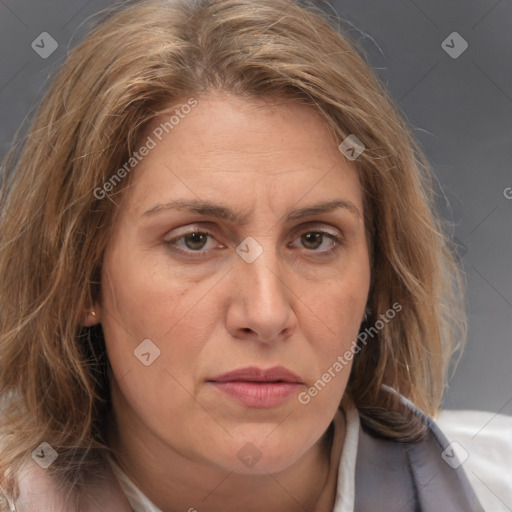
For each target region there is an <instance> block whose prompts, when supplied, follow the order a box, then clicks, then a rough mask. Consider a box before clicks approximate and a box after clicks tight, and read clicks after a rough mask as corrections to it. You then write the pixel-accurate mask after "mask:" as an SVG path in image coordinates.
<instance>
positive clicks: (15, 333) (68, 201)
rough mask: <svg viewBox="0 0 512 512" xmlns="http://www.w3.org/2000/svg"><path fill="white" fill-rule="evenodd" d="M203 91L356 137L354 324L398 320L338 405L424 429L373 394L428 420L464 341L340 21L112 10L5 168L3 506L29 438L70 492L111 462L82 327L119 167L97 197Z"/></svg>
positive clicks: (413, 165)
mask: <svg viewBox="0 0 512 512" xmlns="http://www.w3.org/2000/svg"><path fill="white" fill-rule="evenodd" d="M209 93H228V94H232V95H236V96H238V97H242V98H244V99H246V100H247V101H249V102H250V101H256V100H257V99H263V100H265V99H272V98H280V99H281V100H285V101H290V102H292V103H301V104H306V105H310V106H311V107H312V108H314V109H315V110H316V111H317V112H318V113H319V114H320V115H321V116H322V117H323V119H325V121H326V123H327V125H328V126H329V129H330V130H331V131H332V133H333V135H334V136H335V137H336V140H339V141H340V142H341V141H342V140H344V139H345V138H346V137H347V136H348V135H349V134H354V135H356V136H357V138H358V139H359V140H360V141H362V142H363V144H364V146H365V150H364V151H363V153H362V154H361V155H360V156H359V157H358V158H357V159H356V160H354V161H353V162H352V163H353V165H354V166H355V169H356V170H357V173H358V176H359V181H360V184H361V187H362V190H363V195H364V217H365V229H366V233H367V238H368V241H369V250H370V261H371V287H370V293H369V298H368V308H369V310H370V311H371V314H370V316H369V318H368V319H367V321H366V325H365V324H363V325H362V326H361V329H363V328H368V327H370V326H373V325H374V324H375V322H377V321H378V319H379V318H381V315H384V314H385V313H386V311H387V310H389V308H390V307H391V305H392V304H396V303H398V304H399V305H400V306H401V310H400V312H399V313H397V314H396V317H395V318H394V319H393V320H392V321H389V322H385V323H384V325H383V327H382V328H381V329H379V331H378V335H377V336H376V339H375V340H371V341H369V342H368V343H367V344H365V345H364V346H363V345H360V349H361V350H360V351H359V352H358V353H357V355H355V356H354V361H353V367H352V371H351V375H350V379H349V383H348V386H347V390H346V396H348V397H350V399H351V400H352V401H353V402H354V404H355V405H356V407H357V409H358V411H359V414H360V415H361V418H362V420H363V422H364V424H365V425H366V427H367V428H369V429H370V430H372V431H373V432H375V433H376V434H379V435H382V436H385V437H387V438H390V439H394V440H398V441H404V442H409V441H414V440H417V439H419V438H420V437H421V436H422V435H423V434H424V424H423V423H422V422H421V421H420V420H419V419H418V418H411V417H410V416H408V415H407V414H405V413H404V409H403V405H402V402H401V400H400V396H398V395H396V394H394V393H389V392H388V391H386V389H385V387H386V386H389V387H391V388H393V389H394V390H396V391H397V392H398V393H399V394H400V395H403V396H404V397H406V398H407V399H409V400H410V401H411V402H413V403H414V404H415V405H416V406H417V407H419V408H420V409H422V410H423V411H424V412H425V413H426V414H429V415H433V414H435V412H436V411H437V410H438V408H439V406H440V403H441V400H442V396H443V392H444V389H445V382H446V377H447V370H448V367H449V362H450V360H451V358H452V356H453V355H454V352H455V349H456V347H457V346H458V345H459V344H460V343H461V342H462V341H463V339H464V334H465V324H464V321H463V307H462V301H461V300H460V299H461V278H460V273H459V270H458V268H457V265H456V262H455V259H454V257H453V255H452V251H451V249H450V246H449V243H448V237H447V235H446V234H445V232H444V224H443V223H442V222H441V221H440V219H439V216H438V215H437V213H435V195H436V194H435V186H434V185H435V182H434V179H433V175H432V172H431V171H430V170H429V167H428V164H427V162H426V160H425V158H424V157H423V156H422V152H421V150H420V148H419V147H418V145H417V143H416V142H415V141H414V138H413V137H412V135H411V133H410V131H409V129H408V127H407V124H406V123H405V121H404V120H403V118H402V116H401V115H400V113H399V112H398V110H397V108H396V107H395V106H394V105H393V103H392V101H391V100H390V99H389V98H388V96H387V94H386V91H385V90H384V88H383V87H382V85H381V83H380V82H379V80H378V79H377V78H376V76H375V75H374V73H373V71H372V70H371V68H370V66H369V65H368V64H367V62H366V60H365V58H364V56H362V54H361V52H360V50H358V49H357V48H356V47H355V46H354V44H353V43H352V42H351V41H350V40H349V39H348V38H347V37H346V36H345V35H343V33H342V32H341V30H340V27H339V20H335V19H334V18H330V17H328V16H326V15H325V14H323V13H322V12H321V11H320V10H319V9H318V8H317V7H315V6H313V5H309V4H308V5H299V4H297V3H293V2H287V1H285V0H212V1H193V2H191V1H185V0H183V1H180V2H174V1H168V0H150V1H144V2H128V3H127V2H124V3H123V5H121V6H116V7H114V8H112V9H109V10H108V11H107V14H106V15H105V16H104V17H102V18H101V19H100V20H99V22H98V23H96V24H95V26H94V27H93V28H92V30H91V31H90V32H89V34H88V35H87V36H86V37H85V39H84V40H83V41H82V42H81V43H80V44H78V45H77V46H76V47H75V48H74V49H73V50H72V51H70V52H69V55H68V57H67V59H66V61H65V62H64V64H63V66H62V68H61V69H60V70H59V72H58V74H57V75H56V77H55V79H54V81H53V84H52V86H51V88H50V89H49V91H48V92H47V93H46V96H45V97H44V99H43V101H42V102H41V104H40V107H39V109H38V111H37V113H36V115H35V116H34V118H33V120H32V124H31V126H30V129H29V131H28V133H27V134H26V136H25V137H24V139H23V141H22V144H20V147H19V148H18V147H14V148H13V149H12V150H11V152H10V154H9V155H8V157H7V159H6V160H5V163H4V166H3V177H2V186H1V196H0V201H1V203H0V204H1V217H0V237H1V245H0V251H1V257H0V353H1V354H2V357H1V362H0V370H1V372H0V397H2V409H3V415H2V418H1V420H0V440H1V443H2V445H3V446H2V449H1V456H0V457H1V460H0V487H2V488H4V489H5V490H6V492H10V493H12V494H16V492H17V489H18V487H17V483H16V475H17V473H18V471H19V470H20V468H22V466H23V464H24V462H26V461H27V460H28V459H29V458H30V454H31V452H32V451H33V450H34V448H35V447H36V446H38V444H39V443H40V442H42V441H46V442H48V443H49V444H50V445H51V446H52V447H53V448H54V449H55V450H56V451H57V452H58V455H59V456H58V458H57V460H56V461H55V462H54V463H53V464H52V466H51V468H50V469H51V470H52V472H53V473H52V474H53V475H54V476H55V477H58V478H60V479H61V481H66V482H68V484H70V485H72V486H80V485H81V482H83V481H85V476H86V475H90V474H93V473H94V471H96V470H97V468H98V467H99V466H100V465H101V464H102V461H103V460H104V456H105V454H107V453H108V451H109V447H108V444H107V441H106V435H105V431H106V425H107V420H106V418H107V417H108V414H109V411H110V398H109V378H108V366H109V363H108V360H107V357H106V354H105V346H104V339H103V335H102V331H101V326H99V327H95V328H91V329H87V328H84V327H82V323H83V319H84V312H85V311H86V309H87V308H88V307H90V306H91V305H92V304H93V303H94V302H95V301H97V300H100V299H101V296H100V286H99V283H100V276H101V267H102V256H103V253H104V250H105V247H106V244H107V242H108V240H109V236H110V233H111V229H112V226H113V224H114V222H113V220H114V218H115V217H114V216H115V213H116V211H117V209H118V204H119V200H120V199H121V198H122V197H123V191H124V190H125V189H126V187H128V186H129V184H130V182H131V180H132V178H133V173H131V174H128V175H126V176H125V177H123V179H122V180H118V181H119V183H117V186H116V187H115V189H114V190H110V191H109V193H105V194H104V195H105V197H104V198H101V197H99V194H97V193H95V190H97V189H98V187H102V186H103V184H104V183H106V182H108V181H109V180H110V179H111V178H112V176H113V174H114V173H115V172H116V170H117V169H119V168H120V166H122V165H123V163H125V162H126V161H127V160H128V159H129V158H130V156H131V155H132V151H133V149H134V148H137V144H138V143H139V142H140V137H141V135H142V134H143V133H144V130H145V128H146V127H147V126H148V123H149V122H150V121H151V120H153V119H155V118H157V117H158V116H160V115H162V113H164V112H167V111H169V109H170V108H174V107H176V106H178V105H180V104H183V103H185V102H186V101H187V99H189V98H191V97H195V98H199V100H198V101H200V97H201V95H205V94H209ZM134 172H136V171H134ZM110 192H112V193H110ZM97 196H98V197H97ZM381 323H383V322H381ZM374 330H376V329H374ZM382 385H384V388H383V387H382Z"/></svg>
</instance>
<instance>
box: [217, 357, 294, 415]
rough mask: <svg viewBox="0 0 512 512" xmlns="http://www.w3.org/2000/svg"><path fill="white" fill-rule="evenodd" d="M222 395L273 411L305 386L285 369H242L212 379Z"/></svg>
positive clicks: (249, 405) (244, 403) (280, 367)
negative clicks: (271, 408)
mask: <svg viewBox="0 0 512 512" xmlns="http://www.w3.org/2000/svg"><path fill="white" fill-rule="evenodd" d="M208 382H209V383H210V384H212V385H213V386H214V387H215V388H216V389H217V390H218V391H220V392H221V393H222V394H224V395H227V396H228V397H229V398H231V399H233V400H236V401H237V402H239V403H242V404H243V405H245V406H247V407H252V408H270V407H275V406H277V405H280V404H282V403H283V402H285V401H286V400H288V399H289V398H290V397H291V396H293V395H294V394H295V393H296V392H297V390H298V389H299V387H300V386H302V385H303V382H302V381H301V379H300V377H299V376H298V375H296V374H295V373H293V372H291V371H290V370H288V369H286V368H284V367H283V366H275V367H273V368H269V369H266V370H264V369H261V368H257V367H248V368H240V369H238V370H234V371H231V372H228V373H224V374H222V375H218V376H216V377H213V378H212V379H209V380H208Z"/></svg>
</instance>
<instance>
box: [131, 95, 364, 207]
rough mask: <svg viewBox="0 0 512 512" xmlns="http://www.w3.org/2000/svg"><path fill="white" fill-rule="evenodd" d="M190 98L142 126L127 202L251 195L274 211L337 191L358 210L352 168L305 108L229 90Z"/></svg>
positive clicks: (241, 200) (246, 199)
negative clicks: (142, 152)
mask: <svg viewBox="0 0 512 512" xmlns="http://www.w3.org/2000/svg"><path fill="white" fill-rule="evenodd" d="M195 101H196V105H195V106H194V107H193V108H186V109H180V106H179V105H177V106H173V107H172V109H170V110H169V112H168V113H165V114H163V115H161V116H159V117H158V118H156V119H154V120H153V121H152V123H151V124H150V125H148V127H147V128H146V131H145V133H144V135H143V137H142V138H141V141H140V143H139V145H140V144H142V143H144V142H145V141H148V140H149V139H151V141H152V144H151V145H152V146H154V147H153V148H152V149H151V151H149V152H148V154H147V156H145V157H144V158H143V159H142V160H141V161H140V163H139V164H138V165H137V167H136V170H135V172H134V176H133V178H134V181H133V186H132V187H131V191H130V196H131V201H130V202H131V203H132V206H137V209H139V208H143V207H148V203H149V202H153V203H155V202H156V203H166V202H169V201H171V200H173V199H176V197H180V198H182V197H186V198H190V199H195V200H201V199H202V200H208V201H210V202H212V201H214V200H216V199H219V198H222V199H223V201H222V202H223V203H226V202H232V203H233V204H237V205H238V206H245V205H246V206H247V207H249V205H250V204H252V203H254V201H255V199H256V198H259V199H261V200H262V201H265V203H266V204H267V206H269V207H270V208H271V209H273V210H276V211H277V210H279V209H280V208H287V209H289V207H290V203H298V202H301V201H302V200H304V202H305V203H311V202H315V201H319V200H325V199H326V198H334V197H336V198H339V197H340V194H341V195H342V196H343V197H345V198H347V199H348V200H350V201H351V202H352V203H354V204H355V206H356V207H357V208H358V209H359V210H360V212H362V192H361V187H360V186H359V180H358V175H357V172H356V170H355V167H354V166H353V165H352V164H351V163H350V162H348V160H346V159H345V158H344V157H343V155H342V154H341V153H340V151H339V149H338V141H336V138H335V137H334V135H333V134H332V132H331V131H330V130H329V128H328V126H327V123H326V121H325V120H324V119H323V118H322V117H321V116H320V115H319V114H318V112H316V110H314V109H313V108H312V107H310V106H307V105H301V104H297V103H290V102H289V101H288V102H283V101H279V100H273V101H268V100H267V101H265V100H247V99H243V98H239V97H235V96H232V95H208V96H200V97H197V98H196V99H195ZM188 103H190V102H188ZM186 104H187V98H185V99H184V100H183V103H182V105H186ZM137 147H138V146H137ZM238 210H240V211H241V210H243V208H238Z"/></svg>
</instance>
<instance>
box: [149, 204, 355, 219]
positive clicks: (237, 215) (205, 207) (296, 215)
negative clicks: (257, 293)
mask: <svg viewBox="0 0 512 512" xmlns="http://www.w3.org/2000/svg"><path fill="white" fill-rule="evenodd" d="M338 209H344V210H346V211H348V212H350V213H351V214H353V215H355V216H356V217H357V218H361V214H360V212H359V210H358V209H357V207H356V206H355V205H354V204H353V203H352V202H351V201H348V200H346V199H332V200H330V201H323V202H322V201H318V202H316V203H313V204H311V205H309V206H304V207H302V208H295V209H292V210H289V211H288V212H287V214H286V220H297V219H303V218H305V217H312V216H314V215H319V214H321V213H329V212H332V211H334V210H338ZM167 210H179V211H186V212H190V213H197V214H200V215H205V216H210V217H214V218H218V219H223V220H227V221H229V222H233V223H238V224H243V223H245V222H247V217H248V214H244V213H243V212H241V211H239V210H233V209H231V208H228V207H227V206H223V205H220V204H216V203H213V202H210V201H201V200H199V199H197V200H196V199H192V200H185V199H175V200H174V201H170V202H168V203H164V204H160V203H158V204H156V205H154V206H152V207H151V208H150V209H149V210H147V211H146V212H144V214H143V215H142V216H143V217H146V216H151V215H153V214H155V213H158V212H161V211H167Z"/></svg>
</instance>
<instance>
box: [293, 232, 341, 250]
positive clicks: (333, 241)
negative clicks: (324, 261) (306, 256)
mask: <svg viewBox="0 0 512 512" xmlns="http://www.w3.org/2000/svg"><path fill="white" fill-rule="evenodd" d="M297 240H300V243H301V244H302V246H303V247H304V248H305V249H306V250H309V251H313V252H318V253H323V254H330V253H332V252H334V251H336V250H337V249H338V248H339V246H340V245H342V243H343V239H342V237H341V236H340V235H337V234H334V233H330V232H328V231H322V230H311V231H305V232H303V233H302V234H301V235H300V236H299V238H298V239H297ZM326 245H327V247H325V246H326ZM322 247H323V250H322ZM319 248H320V250H319Z"/></svg>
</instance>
